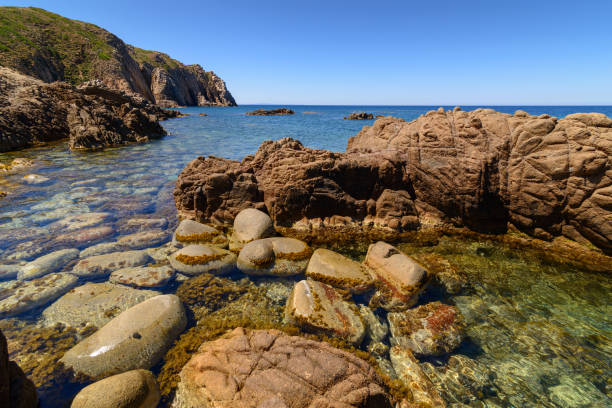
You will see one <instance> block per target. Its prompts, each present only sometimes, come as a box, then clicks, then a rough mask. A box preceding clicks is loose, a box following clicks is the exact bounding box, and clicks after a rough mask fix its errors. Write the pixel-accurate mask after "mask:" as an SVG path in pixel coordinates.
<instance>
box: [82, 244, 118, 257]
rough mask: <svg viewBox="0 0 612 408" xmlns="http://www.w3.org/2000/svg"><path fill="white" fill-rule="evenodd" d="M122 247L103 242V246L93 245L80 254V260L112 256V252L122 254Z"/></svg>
mask: <svg viewBox="0 0 612 408" xmlns="http://www.w3.org/2000/svg"><path fill="white" fill-rule="evenodd" d="M120 251H121V247H120V246H119V244H118V243H116V242H103V243H101V244H97V245H92V246H90V247H89V248H85V249H84V250H82V251H81V253H80V254H79V257H80V258H88V257H90V256H96V255H104V254H110V253H111V252H120Z"/></svg>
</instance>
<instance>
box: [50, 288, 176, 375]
mask: <svg viewBox="0 0 612 408" xmlns="http://www.w3.org/2000/svg"><path fill="white" fill-rule="evenodd" d="M186 325H187V317H186V315H185V310H184V309H183V305H182V303H181V301H180V300H179V298H178V297H176V296H175V295H160V296H155V297H153V298H151V299H148V300H145V301H144V302H142V303H140V304H138V305H136V306H133V307H131V308H130V309H128V310H126V311H125V312H123V313H121V314H120V315H119V316H117V317H115V318H114V319H113V320H111V321H110V322H108V323H107V324H106V325H105V326H104V327H102V328H101V329H100V330H98V331H97V332H95V333H94V334H93V335H91V336H89V337H88V338H86V339H85V340H83V341H81V342H80V343H78V344H77V345H76V346H74V347H73V348H71V349H70V350H69V351H68V352H67V353H66V354H65V355H64V357H62V359H61V360H60V361H61V362H63V363H64V364H65V365H66V366H68V367H71V368H72V369H73V370H74V371H75V372H76V373H82V374H85V375H88V376H90V377H92V378H103V377H107V376H109V375H113V374H118V373H122V372H125V371H128V370H134V369H139V368H143V369H149V368H151V367H153V366H154V365H155V364H157V363H158V362H159V361H160V360H161V359H162V357H163V356H164V354H165V352H166V351H167V350H168V348H170V346H171V345H172V343H173V342H174V340H175V339H176V337H177V336H178V335H179V334H180V333H181V332H182V331H183V330H184V329H185V326H186Z"/></svg>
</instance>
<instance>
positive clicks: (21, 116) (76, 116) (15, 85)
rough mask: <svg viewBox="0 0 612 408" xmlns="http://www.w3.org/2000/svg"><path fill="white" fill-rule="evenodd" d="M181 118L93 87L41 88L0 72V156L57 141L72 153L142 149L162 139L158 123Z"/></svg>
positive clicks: (11, 73)
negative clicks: (138, 146)
mask: <svg viewBox="0 0 612 408" xmlns="http://www.w3.org/2000/svg"><path fill="white" fill-rule="evenodd" d="M181 115H182V114H181V113H179V112H178V111H172V110H164V109H161V108H159V107H157V106H156V105H153V104H151V103H149V102H147V101H146V100H145V99H143V98H139V97H134V96H130V95H127V94H126V93H124V92H121V91H116V90H112V89H108V88H106V87H105V86H104V85H103V84H102V83H101V82H99V81H93V82H89V83H86V84H83V85H81V86H79V87H78V88H76V87H74V86H72V85H69V84H67V83H63V82H54V83H51V84H47V83H44V82H42V81H40V80H37V79H35V78H32V77H28V76H26V75H22V74H20V73H18V72H15V71H13V70H10V69H8V68H4V67H0V152H6V151H11V150H18V149H23V148H25V147H30V146H34V145H37V144H41V143H45V142H52V141H56V140H61V139H69V144H70V148H71V149H73V150H86V149H99V148H103V147H110V146H120V145H125V144H128V143H142V142H146V141H148V140H150V139H155V138H160V137H163V136H165V135H166V131H165V130H164V128H163V127H162V126H161V125H160V124H159V121H160V120H165V119H169V118H174V117H179V116H181Z"/></svg>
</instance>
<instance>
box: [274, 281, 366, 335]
mask: <svg viewBox="0 0 612 408" xmlns="http://www.w3.org/2000/svg"><path fill="white" fill-rule="evenodd" d="M285 316H286V318H287V320H288V321H290V322H293V323H295V324H296V325H298V326H300V327H302V328H303V329H305V330H309V331H314V332H317V333H324V334H327V335H329V336H333V337H339V338H342V339H345V340H347V341H349V342H351V343H353V344H355V345H359V344H360V343H361V341H362V340H363V337H364V335H365V326H364V324H363V322H362V321H361V317H360V315H359V310H358V309H357V307H356V306H355V305H354V304H352V303H349V302H347V301H345V300H343V299H342V297H341V296H340V294H339V293H338V292H336V290H335V289H334V288H333V287H331V286H329V285H326V284H325V283H321V282H317V281H311V280H302V281H299V282H298V283H296V284H295V286H294V287H293V291H292V292H291V295H290V296H289V299H288V300H287V306H286V308H285Z"/></svg>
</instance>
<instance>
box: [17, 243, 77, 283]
mask: <svg viewBox="0 0 612 408" xmlns="http://www.w3.org/2000/svg"><path fill="white" fill-rule="evenodd" d="M78 257H79V250H78V249H61V250H59V251H54V252H51V253H50V254H47V255H44V256H41V257H40V258H36V259H35V260H33V261H31V262H28V263H27V264H25V265H24V266H23V267H22V268H21V270H20V271H19V273H18V274H17V279H19V280H30V279H35V278H39V277H41V276H44V275H46V274H48V273H51V272H56V271H58V270H60V269H61V268H63V267H64V266H66V264H68V262H70V261H72V260H73V259H76V258H78Z"/></svg>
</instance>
